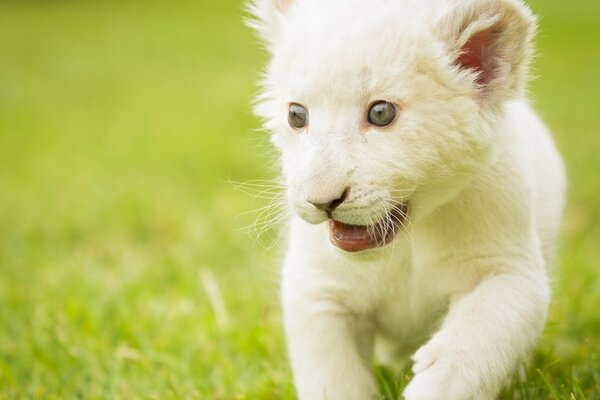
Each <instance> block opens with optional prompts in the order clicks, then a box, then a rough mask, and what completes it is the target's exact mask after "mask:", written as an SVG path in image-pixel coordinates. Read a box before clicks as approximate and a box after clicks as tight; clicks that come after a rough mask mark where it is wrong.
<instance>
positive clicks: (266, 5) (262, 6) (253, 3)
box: [246, 0, 294, 50]
mask: <svg viewBox="0 0 600 400" xmlns="http://www.w3.org/2000/svg"><path fill="white" fill-rule="evenodd" d="M293 3H294V0H250V1H249V2H248V4H247V10H248V12H249V14H250V18H248V19H247V20H246V24H247V25H248V26H249V27H251V28H252V29H254V30H255V31H256V33H258V36H260V38H261V39H262V40H263V41H264V42H265V44H266V45H267V49H269V50H271V49H272V47H273V46H274V45H275V42H276V41H277V38H278V37H279V34H280V30H281V26H282V23H283V21H282V20H283V18H284V17H285V14H286V13H287V11H288V10H289V8H290V7H291V6H292V4H293Z"/></svg>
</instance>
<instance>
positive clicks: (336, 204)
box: [308, 187, 350, 214]
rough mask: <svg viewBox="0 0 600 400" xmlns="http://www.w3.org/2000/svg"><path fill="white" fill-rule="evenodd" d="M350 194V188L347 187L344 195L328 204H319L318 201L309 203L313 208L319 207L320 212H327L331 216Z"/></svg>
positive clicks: (327, 202)
mask: <svg viewBox="0 0 600 400" xmlns="http://www.w3.org/2000/svg"><path fill="white" fill-rule="evenodd" d="M349 194H350V188H349V187H347V188H346V189H344V191H343V192H342V194H341V195H340V196H338V197H337V198H335V199H333V200H330V201H326V202H318V201H310V200H308V202H309V203H310V204H312V205H313V206H315V207H317V208H318V209H319V210H321V211H325V212H326V213H327V214H330V213H331V212H332V211H333V210H335V209H336V208H338V207H339V205H340V204H342V203H343V202H344V201H345V200H346V199H347V198H348V195H349Z"/></svg>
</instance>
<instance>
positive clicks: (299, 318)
mask: <svg viewBox="0 0 600 400" xmlns="http://www.w3.org/2000/svg"><path fill="white" fill-rule="evenodd" d="M283 307H284V319H285V330H286V335H287V340H288V348H289V353H290V358H291V363H292V369H293V373H294V379H295V383H296V389H297V392H298V397H299V399H300V400H370V399H375V398H377V388H376V385H375V382H374V380H373V377H372V374H371V370H370V358H371V352H372V338H373V332H372V329H371V327H370V326H369V324H368V323H366V322H365V321H364V320H362V319H360V318H359V317H357V316H356V315H352V314H351V313H350V312H348V310H347V309H345V307H344V306H342V305H341V304H339V303H338V302H337V299H336V296H332V295H331V293H329V294H328V293H327V291H316V290H313V291H311V289H310V288H307V287H304V286H303V283H302V282H298V281H296V280H294V279H293V278H292V277H290V276H287V277H286V276H285V272H284V280H283Z"/></svg>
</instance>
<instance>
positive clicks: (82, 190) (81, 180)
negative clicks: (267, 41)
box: [0, 0, 600, 399]
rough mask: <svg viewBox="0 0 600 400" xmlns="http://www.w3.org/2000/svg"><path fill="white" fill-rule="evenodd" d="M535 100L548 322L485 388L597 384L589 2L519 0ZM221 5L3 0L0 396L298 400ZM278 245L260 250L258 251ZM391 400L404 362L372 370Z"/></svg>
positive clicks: (241, 46)
mask: <svg viewBox="0 0 600 400" xmlns="http://www.w3.org/2000/svg"><path fill="white" fill-rule="evenodd" d="M530 4H531V6H532V7H533V9H534V10H535V11H536V13H537V14H538V15H539V16H540V33H539V36H538V48H539V56H538V58H537V60H536V62H535V64H534V75H535V76H536V77H537V78H536V79H535V80H534V81H533V82H532V84H531V85H530V88H531V93H532V99H533V102H534V103H535V106H536V108H537V109H538V110H539V111H540V113H541V114H542V116H543V117H544V118H545V120H546V121H547V123H548V125H549V126H550V127H551V128H552V130H553V131H554V132H555V136H556V139H557V142H558V146H559V147H560V149H561V151H562V153H563V154H564V157H565V159H566V163H567V165H568V169H569V176H570V195H569V205H568V209H567V211H566V216H565V223H564V229H563V235H562V241H561V250H560V254H559V257H558V263H557V266H556V273H555V277H556V279H555V296H554V304H553V306H552V311H551V316H550V321H549V323H548V326H547V329H546V331H545V334H544V338H543V341H542V343H541V345H540V348H539V350H538V351H537V352H536V354H535V356H534V357H533V361H532V364H531V366H530V368H529V370H528V371H527V376H528V379H527V382H525V383H524V382H520V383H519V382H517V383H516V384H514V385H513V386H512V387H511V388H510V389H508V390H507V391H506V392H505V394H504V395H503V396H504V397H503V398H506V399H512V398H519V399H563V398H564V399H600V389H599V386H600V367H599V363H600V359H599V357H600V356H599V352H600V351H599V347H600V282H599V280H598V276H599V275H600V229H599V227H598V220H599V216H600V207H599V202H600V179H599V176H598V175H599V171H600V140H599V134H598V127H599V126H600V76H599V71H600V2H598V1H597V0H576V1H571V2H567V1H564V0H536V1H531V2H530ZM242 10H243V4H242V2H241V1H239V0H228V1H224V0H222V1H212V2H209V1H208V0H200V1H187V2H184V1H171V2H166V1H165V2H158V1H153V2H137V3H136V2H130V1H127V2H118V1H102V2H101V1H66V0H65V1H33V0H31V1H12V2H10V1H4V0H0V398H7V399H13V398H57V399H58V398H111V399H112V398H127V399H133V398H161V399H164V398H167V399H168V398H185V399H187V398H192V399H193V398H197V399H234V398H235V399H291V398H294V394H293V386H292V384H291V380H290V373H289V368H288V366H287V361H286V356H285V346H284V343H283V336H282V331H281V327H280V311H279V304H278V289H277V280H278V268H279V259H280V250H279V249H278V247H277V241H276V236H277V232H276V231H275V230H268V231H267V232H266V233H265V234H264V235H263V236H262V242H264V243H265V245H263V244H261V243H260V241H257V240H256V238H255V237H253V236H251V235H249V234H248V232H247V231H246V227H248V226H252V223H253V221H254V219H255V218H256V217H257V214H256V213H252V212H250V213H246V212H247V211H249V210H252V209H256V208H259V207H261V206H263V205H265V204H267V202H268V200H265V199H263V198H262V196H258V197H253V196H250V195H248V194H246V193H244V192H243V191H239V190H235V188H236V187H235V185H232V184H231V183H230V182H229V181H231V180H233V181H247V180H256V179H273V178H274V177H276V170H275V169H274V168H272V162H273V160H274V159H276V155H275V153H274V150H272V149H271V148H270V147H269V145H268V138H267V135H266V134H265V133H263V132H261V131H259V130H257V128H258V127H259V121H258V120H257V119H256V118H255V117H253V115H252V113H251V101H252V98H253V96H254V94H255V93H256V91H257V86H256V83H255V82H256V81H257V79H258V78H259V76H260V71H261V69H262V67H263V66H264V63H265V61H266V54H265V53H264V51H262V50H261V47H260V46H259V44H258V43H257V40H256V39H255V37H254V36H253V35H252V33H251V32H250V30H249V29H247V28H246V27H244V25H243V22H242V17H243V11H242ZM270 245H274V246H270ZM377 373H378V376H379V380H380V384H381V387H382V393H383V395H384V396H385V398H386V399H392V398H395V397H397V395H398V392H399V391H400V390H401V387H402V385H404V383H405V382H406V379H408V374H407V373H402V374H400V375H393V374H392V373H391V372H390V371H387V370H383V369H380V368H378V369H377Z"/></svg>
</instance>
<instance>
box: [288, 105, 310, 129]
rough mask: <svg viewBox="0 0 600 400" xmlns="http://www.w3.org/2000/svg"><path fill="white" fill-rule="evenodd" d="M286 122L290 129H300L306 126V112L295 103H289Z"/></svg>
mask: <svg viewBox="0 0 600 400" xmlns="http://www.w3.org/2000/svg"><path fill="white" fill-rule="evenodd" d="M288 122H289V124H290V125H291V127H292V128H296V129H301V128H304V127H305V126H306V125H307V124H308V110H307V109H306V108H304V107H303V106H301V105H300V104H297V103H291V104H290V109H289V111H288Z"/></svg>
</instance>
